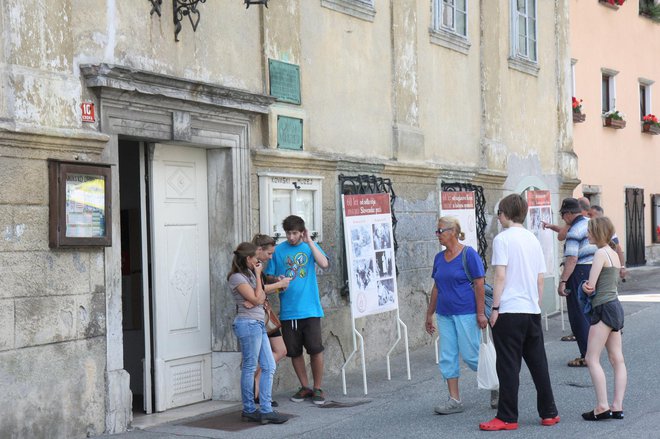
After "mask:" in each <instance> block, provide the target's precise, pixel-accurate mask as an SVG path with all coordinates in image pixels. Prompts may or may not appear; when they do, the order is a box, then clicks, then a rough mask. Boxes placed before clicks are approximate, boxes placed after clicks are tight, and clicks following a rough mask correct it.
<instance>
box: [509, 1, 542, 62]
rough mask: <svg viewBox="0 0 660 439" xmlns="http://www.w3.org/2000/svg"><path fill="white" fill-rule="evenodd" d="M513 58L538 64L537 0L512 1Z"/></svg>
mask: <svg viewBox="0 0 660 439" xmlns="http://www.w3.org/2000/svg"><path fill="white" fill-rule="evenodd" d="M511 12H512V14H511V16H512V19H511V41H512V46H513V51H512V52H513V56H514V57H516V58H522V59H524V60H527V61H531V62H534V63H535V62H537V61H538V56H537V51H536V50H537V44H536V41H537V29H536V0H511Z"/></svg>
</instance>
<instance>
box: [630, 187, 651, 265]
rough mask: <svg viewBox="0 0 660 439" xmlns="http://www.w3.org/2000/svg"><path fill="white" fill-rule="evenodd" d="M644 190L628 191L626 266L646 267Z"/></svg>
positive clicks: (632, 189)
mask: <svg viewBox="0 0 660 439" xmlns="http://www.w3.org/2000/svg"><path fill="white" fill-rule="evenodd" d="M644 264H646V256H645V254H644V189H639V188H628V189H626V265H630V266H635V265H644Z"/></svg>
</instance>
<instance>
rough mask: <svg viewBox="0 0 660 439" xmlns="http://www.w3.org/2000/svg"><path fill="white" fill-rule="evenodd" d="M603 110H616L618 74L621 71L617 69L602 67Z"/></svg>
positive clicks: (601, 93)
mask: <svg viewBox="0 0 660 439" xmlns="http://www.w3.org/2000/svg"><path fill="white" fill-rule="evenodd" d="M601 73H602V76H601V91H600V95H601V111H602V112H603V113H607V112H608V111H613V110H616V80H615V78H616V75H617V74H618V73H619V72H617V71H616V70H611V69H601Z"/></svg>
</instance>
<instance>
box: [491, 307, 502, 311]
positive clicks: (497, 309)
mask: <svg viewBox="0 0 660 439" xmlns="http://www.w3.org/2000/svg"><path fill="white" fill-rule="evenodd" d="M492 310H493V311H499V310H500V307H499V306H494V307H493V308H492Z"/></svg>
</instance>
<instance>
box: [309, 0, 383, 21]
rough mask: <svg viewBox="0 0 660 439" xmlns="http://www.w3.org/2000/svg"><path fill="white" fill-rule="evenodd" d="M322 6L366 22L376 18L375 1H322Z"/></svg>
mask: <svg viewBox="0 0 660 439" xmlns="http://www.w3.org/2000/svg"><path fill="white" fill-rule="evenodd" d="M321 6H323V7H324V8H328V9H332V10H333V11H337V12H341V13H344V14H347V15H352V16H353V17H355V18H359V19H361V20H365V21H374V17H375V16H376V9H374V2H373V0H321Z"/></svg>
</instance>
